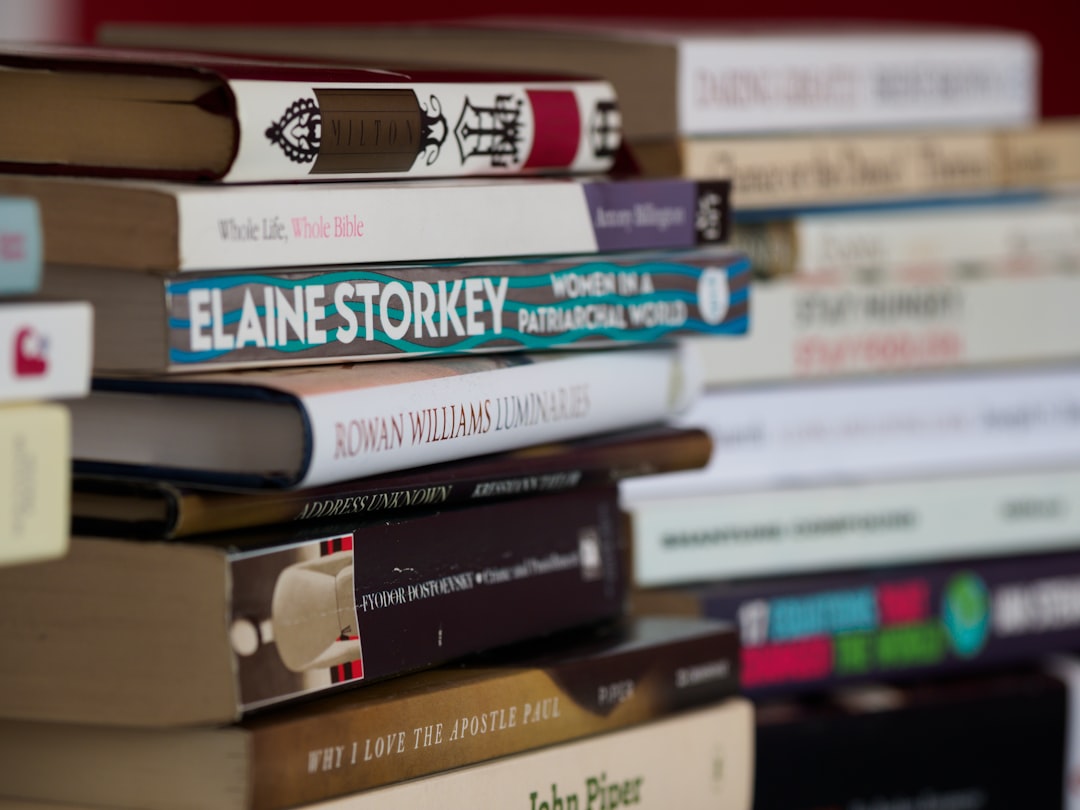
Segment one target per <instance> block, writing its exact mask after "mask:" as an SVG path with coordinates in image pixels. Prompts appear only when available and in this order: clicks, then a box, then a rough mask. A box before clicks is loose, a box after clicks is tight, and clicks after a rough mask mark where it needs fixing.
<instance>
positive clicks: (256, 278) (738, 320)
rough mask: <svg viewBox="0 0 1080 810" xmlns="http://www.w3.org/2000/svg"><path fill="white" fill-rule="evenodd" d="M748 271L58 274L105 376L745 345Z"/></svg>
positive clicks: (530, 264)
mask: <svg viewBox="0 0 1080 810" xmlns="http://www.w3.org/2000/svg"><path fill="white" fill-rule="evenodd" d="M749 282H750V267H749V263H748V262H747V260H746V258H745V257H744V256H743V255H742V254H740V253H737V252H734V251H732V250H729V249H726V248H713V249H705V250H695V251H680V252H634V253H611V254H605V255H603V256H573V257H561V258H552V259H530V260H520V259H519V260H504V261H488V262H468V263H433V264H417V265H374V266H373V265H364V266H354V267H342V266H333V267H322V268H318V269H306V270H305V269H293V270H263V271H261V272H245V273H228V272H224V271H208V272H205V273H172V274H167V275H157V274H150V273H142V272H137V271H130V270H121V269H112V268H105V267H72V266H59V265H50V266H49V267H48V269H47V270H46V273H45V283H44V290H45V292H46V293H47V294H56V295H60V294H63V295H67V296H70V297H74V298H80V299H82V300H86V301H89V302H90V303H91V304H92V305H93V306H94V311H95V313H96V314H97V316H98V317H97V319H96V324H95V325H96V332H95V339H94V342H95V352H94V367H95V369H96V370H97V371H99V372H109V371H112V372H151V373H158V372H185V371H209V370H214V369H223V368H238V367H259V366H263V367H265V366H277V365H300V364H312V363H332V362H343V361H359V360H383V359H394V358H406V357H416V356H423V355H448V354H474V353H480V352H507V351H525V350H547V349H579V348H580V349H597V348H610V347H612V346H619V345H626V344H639V343H654V342H659V341H670V340H672V339H673V338H675V337H680V336H683V337H685V336H687V335H710V336H717V335H743V334H745V333H746V331H747V329H748V320H749V292H750V283H749Z"/></svg>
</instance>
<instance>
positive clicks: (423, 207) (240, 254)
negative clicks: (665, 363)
mask: <svg viewBox="0 0 1080 810" xmlns="http://www.w3.org/2000/svg"><path fill="white" fill-rule="evenodd" d="M177 209H178V214H177V215H178V218H179V239H180V245H179V252H180V269H205V268H219V269H236V268H245V267H258V266H264V267H281V266H289V265H295V266H315V265H322V264H342V263H352V262H378V261H396V260H401V259H409V260H415V261H449V260H453V259H464V258H476V259H479V258H487V257H492V256H521V255H529V254H550V253H595V252H596V250H597V240H596V237H595V235H594V232H593V228H592V217H591V214H590V211H589V206H588V204H587V202H586V199H585V193H584V190H583V189H582V187H581V186H580V185H578V184H575V183H569V182H566V183H564V182H555V181H539V182H535V183H530V184H528V185H522V184H520V183H517V182H513V181H507V183H506V185H504V186H494V185H492V184H487V183H485V184H470V183H468V182H456V183H445V184H440V183H437V182H436V181H431V183H425V184H424V186H423V187H419V186H415V185H413V184H412V183H401V182H396V183H394V182H387V183H379V184H372V185H371V186H370V187H369V188H366V189H365V188H362V187H359V186H358V185H357V184H352V183H349V184H318V185H316V186H313V187H311V188H310V189H306V188H290V189H289V193H287V194H270V193H267V189H266V188H265V187H262V186H238V187H233V188H230V191H229V193H228V194H222V193H220V189H218V188H217V187H208V188H204V189H197V188H192V189H187V190H183V191H180V192H178V194H177ZM532 211H543V212H544V213H545V216H544V217H543V218H542V220H541V221H538V220H537V217H536V216H535V215H533V214H532V213H531V212H532ZM481 235H482V239H481V238H480V236H481ZM404 246H407V248H406V247H404ZM403 251H404V252H403ZM479 254H482V255H479Z"/></svg>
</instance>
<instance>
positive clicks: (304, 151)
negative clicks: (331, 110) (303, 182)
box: [265, 98, 322, 163]
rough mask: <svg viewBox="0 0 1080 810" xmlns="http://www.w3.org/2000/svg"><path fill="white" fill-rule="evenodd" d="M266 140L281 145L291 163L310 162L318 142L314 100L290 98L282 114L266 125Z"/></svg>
mask: <svg viewBox="0 0 1080 810" xmlns="http://www.w3.org/2000/svg"><path fill="white" fill-rule="evenodd" d="M265 134H266V137H267V139H268V140H269V141H270V143H274V144H277V145H278V146H280V147H281V151H283V152H284V153H285V154H286V156H287V157H288V158H289V160H291V161H293V163H311V162H313V161H314V160H315V158H317V157H318V156H319V145H320V143H322V114H321V113H320V112H319V105H318V104H317V103H316V102H315V100H314V99H310V98H301V99H297V100H296V101H294V102H293V103H292V104H290V105H289V108H288V109H287V110H285V113H284V114H283V115H282V116H281V118H279V119H278V120H277V121H275V122H274V123H272V124H270V126H269V127H267V128H266V133H265Z"/></svg>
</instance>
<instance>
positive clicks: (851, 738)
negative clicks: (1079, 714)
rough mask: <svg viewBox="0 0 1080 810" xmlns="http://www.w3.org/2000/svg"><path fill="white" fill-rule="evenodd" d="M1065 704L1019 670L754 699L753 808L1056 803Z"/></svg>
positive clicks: (1048, 681) (892, 809)
mask: <svg viewBox="0 0 1080 810" xmlns="http://www.w3.org/2000/svg"><path fill="white" fill-rule="evenodd" d="M1069 697H1070V696H1069V695H1068V694H1067V693H1066V690H1065V688H1064V686H1063V684H1062V683H1061V682H1060V681H1059V680H1057V679H1055V678H1052V677H1050V676H1048V675H1046V674H1044V673H1043V672H1040V671H1038V670H1032V669H1024V670H1018V671H1013V672H1008V673H1000V674H989V673H988V674H987V675H985V676H982V677H970V678H962V679H955V680H954V679H948V680H941V681H936V682H935V681H930V682H927V683H924V684H919V685H912V686H903V687H896V686H885V685H881V686H876V687H868V688H865V689H858V690H851V691H849V692H844V693H837V694H831V695H827V696H825V697H824V698H819V699H818V700H815V701H812V702H811V701H805V702H795V701H775V702H770V701H765V702H758V703H757V704H756V706H755V708H756V710H757V728H756V732H757V738H756V747H755V751H756V757H755V779H754V807H755V808H757V810H817V809H818V808H824V807H830V808H832V807H846V808H851V810H871V809H872V810H900V809H901V808H905V810H930V808H936V809H937V810H944V809H945V808H953V809H954V810H959V808H968V810H974V808H991V807H993V808H998V807H1000V808H1006V807H1010V808H1011V807H1031V808H1035V807H1039V808H1046V809H1047V810H1050V808H1055V809H1056V808H1059V807H1061V806H1062V793H1063V791H1062V787H1063V785H1062V781H1063V780H1062V771H1063V762H1064V748H1065V739H1066V729H1065V715H1066V712H1067V711H1068V704H1069V703H1071V701H1070V700H1069ZM944 752H948V753H947V754H945V753H944ZM853 763H858V764H857V766H853ZM898 763H903V765H902V766H900V765H898Z"/></svg>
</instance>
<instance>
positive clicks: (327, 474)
mask: <svg viewBox="0 0 1080 810" xmlns="http://www.w3.org/2000/svg"><path fill="white" fill-rule="evenodd" d="M552 357H555V356H554V355H553V356H551V357H549V356H538V357H537V358H536V362H531V363H528V364H526V365H521V366H512V367H508V368H501V369H498V370H497V371H490V372H488V371H481V372H477V373H473V374H463V375H458V376H452V377H443V378H441V379H434V380H425V381H423V382H417V383H403V384H400V385H394V386H385V387H378V388H371V389H365V390H363V391H361V392H360V393H359V395H357V393H356V392H348V391H346V392H335V393H327V394H321V395H318V396H308V397H305V398H304V406H305V408H306V411H307V419H308V422H309V425H310V430H311V435H312V451H311V461H310V464H309V465H308V468H307V470H306V473H305V475H304V478H303V480H302V481H301V482H299V483H298V486H301V487H306V486H316V485H318V484H324V483H329V482H333V481H343V480H346V479H349V478H355V477H358V476H362V475H374V474H377V473H381V472H387V471H390V470H400V469H407V468H410V467H418V466H421V465H424V464H434V463H438V462H442V461H451V460H454V459H459V458H466V457H470V456H478V455H482V454H484V453H495V452H499V451H502V450H510V449H513V448H517V447H526V446H529V445H533V444H540V443H543V442H550V441H561V440H563V439H569V438H573V437H577V436H586V435H592V434H596V433H601V432H605V431H609V430H619V429H622V428H629V427H633V426H637V425H643V424H648V423H650V422H656V421H661V420H664V419H666V418H668V417H670V416H671V415H673V414H674V413H676V412H677V411H678V410H680V409H681V408H683V407H685V406H686V405H688V404H689V402H690V401H692V399H693V398H694V397H695V396H696V394H697V391H698V388H699V385H700V378H699V375H698V374H697V373H696V372H695V367H694V356H693V355H692V353H691V352H690V350H682V351H652V350H642V351H639V350H619V351H609V352H581V353H580V354H571V355H565V356H561V357H558V358H557V359H554V361H552V359H551V358H552Z"/></svg>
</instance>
